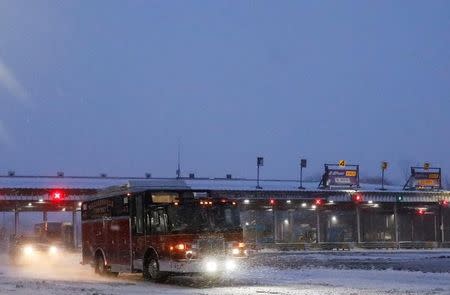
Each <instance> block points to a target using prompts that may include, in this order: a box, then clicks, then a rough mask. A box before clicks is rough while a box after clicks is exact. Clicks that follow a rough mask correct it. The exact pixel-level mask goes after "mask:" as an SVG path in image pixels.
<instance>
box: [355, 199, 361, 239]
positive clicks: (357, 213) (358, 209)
mask: <svg viewBox="0 0 450 295" xmlns="http://www.w3.org/2000/svg"><path fill="white" fill-rule="evenodd" d="M360 211H361V210H360V208H359V206H358V205H356V231H357V238H358V244H361V213H360Z"/></svg>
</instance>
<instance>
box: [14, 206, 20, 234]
mask: <svg viewBox="0 0 450 295" xmlns="http://www.w3.org/2000/svg"><path fill="white" fill-rule="evenodd" d="M18 233H19V211H18V210H17V207H16V210H14V235H15V236H17V234H18Z"/></svg>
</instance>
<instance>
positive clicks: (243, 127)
mask: <svg viewBox="0 0 450 295" xmlns="http://www.w3.org/2000/svg"><path fill="white" fill-rule="evenodd" d="M449 32H450V2H448V1H339V2H337V1H330V2H327V1H309V2H307V1H171V2H167V1H84V2H82V1H32V2H30V1H5V0H0V103H1V106H2V107H1V108H0V152H1V155H2V156H1V157H0V170H2V171H4V172H6V171H7V170H8V169H15V170H16V171H17V173H19V174H26V173H34V174H55V173H56V171H58V170H63V171H65V172H66V174H82V175H91V174H95V175H96V174H98V173H100V172H106V173H108V174H110V175H143V174H144V172H147V171H148V172H151V173H152V174H153V175H155V176H174V175H175V169H176V151H177V142H178V140H180V141H181V143H182V160H183V170H184V171H185V173H188V172H195V173H197V174H198V175H203V176H224V175H225V174H226V173H232V174H233V175H236V176H243V177H253V176H254V175H255V161H256V160H255V157H256V156H257V155H263V156H264V157H265V159H266V160H265V164H266V165H265V167H264V169H263V170H262V175H263V177H280V178H295V177H296V176H297V167H298V159H299V157H300V156H304V157H306V158H308V159H309V160H310V161H309V168H308V170H307V171H306V173H305V174H306V175H312V174H316V173H318V172H319V171H321V169H322V164H323V163H325V162H336V161H337V160H339V159H347V160H348V161H349V162H353V163H359V164H361V166H362V167H361V169H362V172H363V174H366V175H374V174H377V173H378V171H379V162H380V161H381V160H387V161H389V162H390V163H391V167H392V169H390V170H389V172H388V175H389V177H391V178H399V179H400V178H401V177H402V173H401V170H402V169H401V167H402V166H405V167H406V166H407V165H409V164H417V163H422V162H423V161H425V160H428V161H431V163H433V164H434V165H438V166H442V167H443V168H444V169H445V170H447V171H448V170H450V158H449V156H448V151H449V150H450V138H449V136H447V133H448V126H449V125H450V124H449V123H450V116H449V111H450V83H449V82H450V81H449V80H450V34H449ZM5 73H7V74H6V75H5ZM5 77H6V78H5ZM8 81H9V82H8ZM4 172H2V173H4Z"/></svg>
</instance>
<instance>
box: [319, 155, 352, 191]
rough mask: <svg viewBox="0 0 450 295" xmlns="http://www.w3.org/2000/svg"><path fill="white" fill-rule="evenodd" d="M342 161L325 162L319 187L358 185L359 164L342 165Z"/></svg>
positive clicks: (350, 186)
mask: <svg viewBox="0 0 450 295" xmlns="http://www.w3.org/2000/svg"><path fill="white" fill-rule="evenodd" d="M342 162H343V161H340V163H339V164H325V173H324V174H323V176H322V180H321V181H320V184H319V187H322V188H331V187H346V188H357V187H359V165H347V164H346V163H345V166H342Z"/></svg>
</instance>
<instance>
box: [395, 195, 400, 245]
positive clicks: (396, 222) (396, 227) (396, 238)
mask: <svg viewBox="0 0 450 295" xmlns="http://www.w3.org/2000/svg"><path fill="white" fill-rule="evenodd" d="M394 230H395V243H396V244H397V248H399V243H398V242H399V240H398V238H399V234H398V213H397V203H395V204H394Z"/></svg>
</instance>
